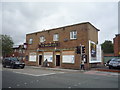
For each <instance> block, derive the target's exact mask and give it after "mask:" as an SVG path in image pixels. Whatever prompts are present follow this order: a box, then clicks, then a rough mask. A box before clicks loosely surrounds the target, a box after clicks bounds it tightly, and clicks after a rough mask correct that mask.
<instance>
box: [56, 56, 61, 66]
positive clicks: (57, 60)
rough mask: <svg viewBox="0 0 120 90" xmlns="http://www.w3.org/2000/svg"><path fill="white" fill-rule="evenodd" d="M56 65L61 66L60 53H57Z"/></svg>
mask: <svg viewBox="0 0 120 90" xmlns="http://www.w3.org/2000/svg"><path fill="white" fill-rule="evenodd" d="M56 66H60V55H56Z"/></svg>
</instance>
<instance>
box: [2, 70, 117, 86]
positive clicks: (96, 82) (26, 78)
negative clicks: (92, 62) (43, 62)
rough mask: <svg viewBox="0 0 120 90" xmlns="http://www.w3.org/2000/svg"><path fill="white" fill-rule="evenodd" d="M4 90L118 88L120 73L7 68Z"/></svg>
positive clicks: (4, 71) (3, 78)
mask: <svg viewBox="0 0 120 90" xmlns="http://www.w3.org/2000/svg"><path fill="white" fill-rule="evenodd" d="M2 88H118V73H109V72H97V71H86V72H84V71H69V72H67V71H66V72H65V71H64V72H63V71H53V70H41V69H33V68H25V69H23V70H22V69H10V68H5V69H3V71H2Z"/></svg>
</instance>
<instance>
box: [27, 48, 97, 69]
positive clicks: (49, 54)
mask: <svg viewBox="0 0 120 90" xmlns="http://www.w3.org/2000/svg"><path fill="white" fill-rule="evenodd" d="M32 53H34V54H35V58H34V56H32ZM30 55H31V56H30ZM87 56H88V55H87ZM28 57H29V58H28V60H26V61H25V63H26V65H31V66H43V62H44V61H45V60H46V59H47V60H48V67H51V68H56V67H60V68H66V69H80V64H81V55H80V54H76V52H75V50H74V49H73V50H61V51H39V52H29V53H28ZM33 59H35V60H33ZM93 65H94V66H96V65H97V63H96V64H89V61H88V60H87V61H86V63H85V68H86V69H90V68H91V67H92V66H93Z"/></svg>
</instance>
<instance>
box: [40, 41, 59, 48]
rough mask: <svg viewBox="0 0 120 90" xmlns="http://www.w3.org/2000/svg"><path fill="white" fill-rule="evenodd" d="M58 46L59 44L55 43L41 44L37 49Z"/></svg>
mask: <svg viewBox="0 0 120 90" xmlns="http://www.w3.org/2000/svg"><path fill="white" fill-rule="evenodd" d="M58 46H60V43H59V42H55V43H41V44H40V45H39V47H58Z"/></svg>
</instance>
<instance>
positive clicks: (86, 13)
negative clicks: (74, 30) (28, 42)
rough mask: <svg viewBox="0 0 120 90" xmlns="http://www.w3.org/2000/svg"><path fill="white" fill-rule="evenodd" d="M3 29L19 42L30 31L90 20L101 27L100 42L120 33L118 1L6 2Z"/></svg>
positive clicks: (23, 39)
mask: <svg viewBox="0 0 120 90" xmlns="http://www.w3.org/2000/svg"><path fill="white" fill-rule="evenodd" d="M1 12H2V18H1V17H0V21H1V19H2V33H3V34H7V35H10V36H11V37H12V38H13V41H14V43H15V44H16V45H18V44H22V43H24V42H25V38H26V37H25V36H26V34H27V33H32V32H36V31H41V30H43V29H52V28H56V27H61V26H66V25H72V24H77V23H82V22H90V23H92V24H93V25H94V26H95V27H96V28H98V29H100V32H99V43H100V44H101V43H103V42H104V41H105V40H113V38H114V37H115V34H117V33H118V3H117V2H2V11H1Z"/></svg>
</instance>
